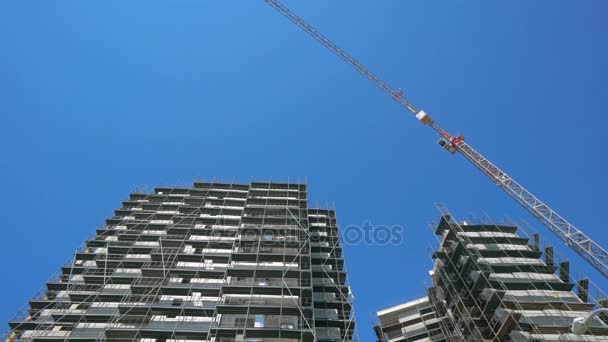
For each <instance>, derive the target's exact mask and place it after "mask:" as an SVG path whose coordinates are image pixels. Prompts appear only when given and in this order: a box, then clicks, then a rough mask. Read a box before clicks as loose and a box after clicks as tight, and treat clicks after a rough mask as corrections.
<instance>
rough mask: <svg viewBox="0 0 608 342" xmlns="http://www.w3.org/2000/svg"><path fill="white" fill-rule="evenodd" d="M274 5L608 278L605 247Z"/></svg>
mask: <svg viewBox="0 0 608 342" xmlns="http://www.w3.org/2000/svg"><path fill="white" fill-rule="evenodd" d="M265 1H266V3H268V4H269V5H270V6H272V7H273V8H274V9H276V10H277V11H278V12H279V13H281V14H282V15H283V16H285V17H286V18H288V19H289V20H291V21H292V22H293V23H294V24H296V25H297V26H299V27H300V28H302V29H303V30H304V31H305V32H306V33H308V34H309V35H311V36H312V37H313V38H314V39H316V40H317V41H318V42H319V43H321V44H322V45H323V46H325V47H326V48H327V49H329V50H330V51H331V52H333V53H334V54H335V55H336V56H338V57H340V58H341V59H342V60H344V61H345V62H346V63H348V64H350V65H351V66H352V67H353V68H355V70H357V71H358V72H359V73H360V74H362V75H363V76H365V77H366V78H367V79H368V80H370V81H371V82H372V83H373V84H375V85H376V86H377V87H378V88H380V89H381V90H382V91H384V92H385V93H386V94H387V95H389V96H390V97H391V98H392V99H393V100H395V101H397V102H398V103H400V104H401V105H403V107H405V109H407V110H408V111H410V112H411V113H412V114H414V115H415V116H416V118H417V119H418V120H419V121H420V122H421V123H422V124H424V125H426V126H429V127H431V128H432V129H433V130H435V132H437V133H438V134H439V141H438V143H439V145H441V147H443V148H444V149H445V150H446V151H448V152H450V153H452V154H453V153H456V152H458V153H460V154H461V155H463V156H464V157H465V158H466V159H467V160H468V161H470V162H471V163H472V164H473V165H475V167H476V168H478V169H479V170H480V171H481V172H483V173H484V174H485V175H486V176H488V178H490V179H491V180H492V181H493V182H494V183H496V185H498V186H499V187H500V188H501V189H503V190H504V191H505V192H506V193H507V194H508V195H509V196H511V198H513V199H515V200H516V201H517V202H518V203H519V204H521V206H522V207H524V208H525V209H526V210H528V211H529V212H530V213H531V214H532V215H534V216H535V217H536V218H537V219H538V220H539V221H540V222H541V223H543V224H544V225H545V226H546V227H547V228H549V230H550V231H552V232H553V233H555V235H557V237H559V238H560V239H561V240H562V241H564V242H565V243H566V244H567V245H568V246H570V248H572V249H573V250H574V251H575V252H576V253H577V254H578V255H580V256H581V257H582V258H583V259H585V260H586V261H587V262H588V263H589V264H590V265H591V266H593V267H594V268H595V269H596V270H598V271H599V272H600V273H601V274H602V275H604V277H606V278H608V252H606V250H605V249H604V248H602V246H600V245H598V244H597V243H595V242H594V241H593V240H591V239H590V238H589V237H588V236H587V235H585V234H584V233H583V232H582V231H580V230H579V229H577V228H576V227H575V226H574V225H572V224H571V223H570V222H568V221H567V220H566V219H564V218H563V217H562V216H561V215H559V214H558V213H557V212H556V211H555V210H553V209H551V207H549V206H548V205H547V204H545V203H543V202H542V201H541V200H540V199H539V198H538V197H536V196H534V195H533V194H532V193H531V192H530V191H528V190H527V189H526V188H524V187H523V186H522V185H520V184H519V183H517V182H516V181H515V180H514V179H513V178H511V176H509V175H508V174H507V173H506V172H504V171H502V170H501V169H499V168H498V167H497V166H496V165H494V164H493V163H492V162H491V161H490V160H488V159H486V158H485V157H484V156H483V155H481V153H479V152H477V151H476V150H475V149H474V148H473V147H471V146H470V145H469V144H467V143H466V142H465V141H464V138H463V137H461V136H454V135H452V134H450V133H449V132H448V131H446V130H445V129H443V128H442V127H441V126H440V125H439V124H438V123H437V122H436V121H435V120H433V119H431V117H430V116H429V115H428V114H427V113H426V112H424V111H423V110H418V109H417V108H416V107H415V106H414V105H413V104H412V103H410V102H409V101H408V100H407V99H406V98H405V97H404V96H403V92H402V91H401V90H400V89H398V90H395V89H394V88H393V87H391V86H390V85H389V84H388V83H386V82H385V81H383V80H382V79H380V78H378V77H377V76H376V75H374V74H373V73H372V72H371V71H369V70H368V69H367V68H366V67H365V66H363V65H362V64H361V63H359V62H357V60H355V59H354V58H353V57H352V56H350V55H349V54H348V53H346V51H344V50H342V49H340V48H339V47H338V46H337V45H336V44H334V43H333V42H332V41H331V40H329V39H327V38H326V37H325V36H324V35H322V34H321V33H320V32H319V31H317V30H316V29H315V28H314V27H312V26H310V25H309V24H308V23H306V22H305V21H304V20H302V18H300V17H299V16H297V15H296V14H295V13H293V12H292V11H291V10H289V9H288V8H287V7H285V5H283V4H282V3H281V2H279V1H278V0H265Z"/></svg>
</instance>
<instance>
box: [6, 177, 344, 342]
mask: <svg viewBox="0 0 608 342" xmlns="http://www.w3.org/2000/svg"><path fill="white" fill-rule="evenodd" d="M307 203H308V202H307V191H306V184H302V183H300V181H299V180H298V182H297V183H290V182H289V181H288V182H272V181H256V180H253V179H252V180H251V182H250V184H235V183H231V182H229V183H223V182H217V181H215V180H214V181H210V182H206V181H197V182H195V183H194V186H193V187H191V188H189V187H179V188H177V187H157V188H155V189H154V191H153V192H152V193H144V192H135V193H132V194H131V195H130V196H129V199H127V200H126V201H124V202H123V206H122V207H121V208H119V209H117V210H116V211H115V215H114V216H113V217H111V218H109V219H107V220H106V224H105V225H104V226H103V227H102V228H99V229H97V231H96V234H95V236H94V237H92V238H90V239H88V240H87V241H86V243H85V244H84V245H83V247H82V248H79V249H78V250H77V251H76V253H75V255H74V258H73V260H72V261H71V262H70V263H68V264H66V265H64V266H63V267H62V268H61V272H60V274H59V275H58V276H57V277H54V278H53V279H51V280H50V281H49V282H48V283H47V286H46V289H45V291H44V292H43V293H44V295H37V296H35V297H34V298H32V299H31V300H30V301H29V308H28V309H27V311H25V312H24V313H22V314H20V315H18V316H17V317H15V319H13V320H12V321H11V322H10V323H9V326H10V328H11V330H10V331H9V333H7V334H6V337H5V338H7V339H9V340H10V341H11V342H17V341H45V340H54V341H57V340H64V341H69V340H79V341H99V342H102V341H119V342H134V341H142V342H161V341H162V342H165V341H170V342H177V341H213V342H229V341H256V342H275V341H352V340H353V339H355V338H356V329H355V324H354V310H353V307H352V296H351V293H350V287H348V284H347V280H346V272H345V270H344V259H343V257H342V254H341V246H340V243H339V234H338V231H337V225H336V221H335V212H334V211H333V210H328V209H308V204H307ZM309 221H314V225H311V224H310V222H309ZM319 235H323V239H319V238H318V236H319ZM330 297H333V298H330Z"/></svg>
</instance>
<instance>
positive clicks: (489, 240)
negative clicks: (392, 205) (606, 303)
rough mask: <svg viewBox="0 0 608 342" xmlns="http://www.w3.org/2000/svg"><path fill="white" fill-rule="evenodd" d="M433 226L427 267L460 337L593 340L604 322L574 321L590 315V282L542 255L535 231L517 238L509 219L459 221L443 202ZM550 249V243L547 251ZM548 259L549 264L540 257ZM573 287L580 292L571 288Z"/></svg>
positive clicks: (603, 334)
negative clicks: (580, 324) (434, 241)
mask: <svg viewBox="0 0 608 342" xmlns="http://www.w3.org/2000/svg"><path fill="white" fill-rule="evenodd" d="M439 211H440V213H441V218H440V221H439V223H438V224H437V225H436V226H435V227H436V230H435V233H436V235H437V236H438V242H439V249H438V250H437V251H436V252H435V253H434V255H433V258H434V259H435V266H434V268H433V270H432V272H431V273H432V278H433V287H432V288H431V289H429V290H430V291H433V292H434V293H436V294H437V296H436V298H435V299H436V301H437V302H438V303H439V305H441V306H445V308H446V316H447V317H449V318H450V319H451V321H452V322H451V325H452V326H453V327H454V329H452V330H450V332H453V331H455V330H457V331H461V332H462V333H463V335H464V337H465V339H466V340H475V341H479V340H487V341H493V340H505V339H510V340H516V341H517V340H519V341H528V340H535V341H553V340H569V341H599V340H605V339H607V338H608V326H606V325H605V324H604V323H603V322H602V321H601V320H599V319H598V320H596V321H595V322H593V324H592V326H591V328H590V329H589V330H588V331H587V332H586V333H585V334H584V335H573V334H572V333H571V331H570V326H571V323H572V320H573V319H574V318H576V317H581V316H584V315H585V314H587V313H589V312H590V311H591V310H593V309H594V307H596V306H597V304H594V303H588V300H589V295H588V292H589V291H588V290H587V289H588V283H589V282H588V281H587V280H585V281H583V282H582V283H581V282H578V284H573V283H571V282H570V278H569V276H568V274H567V273H568V272H567V269H566V268H565V267H563V266H564V265H565V264H564V263H562V267H560V269H561V271H560V275H559V276H558V275H555V274H554V273H555V272H556V270H557V269H558V267H556V266H555V265H554V264H553V258H554V255H553V254H552V253H550V255H549V259H548V260H545V261H542V260H541V259H540V257H541V255H542V252H541V248H540V243H539V241H540V236H539V235H538V234H533V235H532V236H530V237H522V236H521V235H519V234H517V232H516V231H517V227H516V226H515V225H499V224H497V223H495V222H493V221H492V220H490V219H486V220H484V222H483V223H482V224H471V223H470V222H462V223H460V222H458V221H456V220H454V219H453V217H454V216H453V215H452V214H451V213H450V212H449V211H448V210H447V209H446V208H445V207H443V206H439ZM549 250H550V251H551V249H549ZM546 261H550V262H546ZM575 286H579V287H580V288H582V289H583V290H582V291H581V290H580V289H579V291H578V294H575V293H574V292H573V289H574V288H575Z"/></svg>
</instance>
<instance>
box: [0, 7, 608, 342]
mask: <svg viewBox="0 0 608 342" xmlns="http://www.w3.org/2000/svg"><path fill="white" fill-rule="evenodd" d="M286 4H287V5H288V6H290V7H291V8H292V9H293V10H294V11H296V12H297V13H299V14H300V15H301V16H303V17H304V18H305V19H307V20H308V21H309V22H310V23H312V24H313V25H315V26H316V27H317V28H318V29H319V30H321V31H322V32H324V33H325V34H326V35H327V36H328V37H330V38H331V39H332V40H334V41H335V42H336V43H337V44H338V45H340V46H341V47H343V48H344V49H346V50H348V51H350V52H351V53H352V54H353V55H354V56H355V57H356V58H357V59H359V60H360V61H361V62H363V63H364V64H366V65H367V66H368V67H369V68H370V69H371V70H373V71H374V72H376V73H377V74H378V75H379V76H381V77H382V78H384V79H385V80H387V81H388V82H389V83H391V84H393V85H394V86H395V87H402V88H403V89H404V90H405V93H406V95H407V97H408V98H409V99H410V100H412V102H414V104H416V105H417V106H419V107H420V108H422V109H424V110H426V111H427V112H428V113H430V114H431V115H432V116H433V117H434V118H435V119H436V120H438V121H439V122H440V123H441V124H442V125H443V126H444V127H446V128H448V129H449V130H451V131H453V132H454V133H461V134H463V135H464V136H465V137H466V138H467V141H468V142H469V143H470V144H472V145H473V146H475V147H476V148H478V149H479V150H480V151H481V152H482V153H484V154H485V155H486V156H488V157H489V158H491V159H492V160H493V161H494V162H495V163H497V164H498V165H499V166H501V167H503V168H504V169H505V170H506V171H507V172H509V173H510V174H511V175H512V176H514V177H515V178H516V179H517V180H518V181H520V182H521V183H522V184H524V185H525V186H527V187H528V188H529V189H530V190H532V191H533V192H534V193H536V194H537V195H539V196H540V197H541V198H542V199H543V200H545V201H547V202H548V203H549V204H550V205H552V206H553V207H555V208H556V209H557V210H558V211H559V212H561V213H562V214H563V215H564V216H565V217H566V218H568V219H570V220H571V221H572V222H573V223H575V224H576V225H577V226H579V227H580V228H581V229H582V230H584V231H585V232H586V233H588V234H589V235H590V236H591V237H593V238H594V239H595V240H596V241H597V242H599V243H601V244H603V245H604V246H606V245H608V243H607V242H608V233H607V231H606V229H605V219H604V217H603V215H602V214H603V213H604V212H605V210H606V209H605V206H606V200H605V194H606V191H607V190H608V181H607V180H606V177H605V168H606V152H605V150H606V146H605V145H604V141H605V137H606V133H605V130H606V126H607V124H608V120H607V119H606V115H605V113H606V110H605V105H604V104H605V100H606V99H607V98H608V84H607V83H606V80H607V79H608V65H607V63H606V61H607V60H608V43H607V40H606V37H605V34H606V32H608V22H607V21H606V20H605V13H608V3H606V2H605V1H602V0H588V1H584V2H580V1H579V2H575V1H555V0H552V1H548V0H547V1H523V0H514V1H508V2H505V1H500V2H499V1H496V2H493V1H482V0H479V1H429V0H420V1H414V0H411V1H397V0H392V1H366V2H363V1H358V2H354V1H346V0H335V1H322V0H314V1H306V2H303V1H295V0H291V1H288V2H286ZM0 46H1V47H2V48H1V50H0V115H1V120H2V121H1V122H2V125H1V126H2V131H3V132H2V134H1V135H0V147H1V149H2V158H1V159H0V163H1V164H0V166H1V167H0V179H1V180H2V191H0V214H1V215H2V221H3V224H2V226H3V227H2V230H3V238H2V240H1V241H0V247H1V248H0V267H1V270H0V271H1V272H2V274H3V275H4V281H3V282H2V285H0V302H1V303H2V305H0V322H6V321H7V320H8V319H9V318H10V317H12V315H13V314H15V313H16V311H17V309H18V308H19V307H21V306H22V305H23V304H25V303H26V301H27V298H29V296H31V295H32V294H33V293H34V292H35V291H36V290H37V289H40V288H41V287H42V285H43V283H44V281H45V280H46V278H47V277H48V276H50V275H51V274H53V273H54V272H55V271H56V270H57V269H58V267H59V265H60V264H61V263H63V262H64V261H66V260H67V259H68V258H69V257H70V256H71V255H72V253H73V251H74V250H75V249H76V248H77V246H78V245H79V244H80V243H81V242H82V241H83V240H84V239H85V238H86V237H87V236H89V235H90V234H91V233H93V231H94V229H95V228H96V227H98V226H100V225H102V224H103V220H104V218H106V217H108V216H110V215H111V214H112V210H113V209H114V208H116V207H117V206H118V205H119V203H120V201H121V200H123V199H125V198H126V197H127V196H128V193H129V192H130V191H132V190H134V189H135V188H136V187H141V186H145V187H148V188H152V187H153V186H155V185H184V184H190V183H191V182H192V180H193V179H195V178H203V179H213V178H216V179H221V180H225V181H231V180H243V181H248V180H249V179H250V177H251V176H256V177H260V178H272V179H281V180H287V179H288V178H290V179H292V180H294V179H296V178H297V177H298V176H299V177H304V176H305V177H306V179H307V182H308V185H309V197H310V199H311V201H313V202H314V201H317V200H318V201H320V202H321V203H325V202H326V201H328V202H329V203H334V204H335V206H336V208H337V210H338V216H339V221H340V223H341V225H342V226H348V225H360V224H362V223H363V222H368V221H369V222H371V224H374V225H402V226H404V227H405V240H404V241H403V243H402V244H400V245H398V246H390V247H387V246H369V245H356V246H347V248H346V257H347V265H348V268H349V274H350V279H351V283H352V288H353V291H354V293H355V296H356V310H357V316H358V317H357V318H358V324H359V331H360V335H361V339H362V340H363V341H369V340H371V338H372V334H373V333H372V330H371V326H370V316H371V315H372V313H373V312H374V311H375V310H378V309H381V308H383V307H386V306H389V305H393V304H397V303H399V302H400V301H402V300H405V299H411V298H414V297H416V296H418V295H421V294H423V291H424V286H425V281H426V280H427V279H428V277H427V271H428V269H429V268H430V267H431V261H430V258H429V251H430V249H429V248H430V247H431V246H432V244H433V242H434V241H435V238H434V236H433V234H432V232H431V230H430V228H429V223H430V222H433V221H434V220H435V219H436V218H437V217H438V212H437V210H436V208H435V206H434V204H435V203H436V202H442V203H445V204H447V205H448V206H449V208H450V209H451V210H452V211H453V212H455V213H456V214H457V215H458V216H459V217H460V218H468V217H484V216H489V217H492V218H494V219H496V220H501V219H504V218H509V219H512V220H515V221H520V222H528V223H529V225H530V226H531V228H532V229H538V230H539V231H540V232H541V233H543V237H547V238H548V241H549V242H551V241H554V239H553V238H552V237H551V236H549V234H548V233H547V232H546V230H545V229H544V228H543V227H541V226H539V225H538V224H536V222H535V221H534V219H533V218H531V217H530V216H529V215H528V214H526V213H525V212H524V210H523V209H521V208H520V207H518V206H517V205H516V204H515V203H514V202H513V201H512V200H510V199H509V198H507V197H506V195H505V194H503V193H502V192H501V191H500V189H498V188H497V187H496V186H495V185H493V184H492V183H491V182H490V181H489V180H487V179H485V178H484V176H483V175H482V174H481V173H479V172H478V171H476V170H475V169H474V168H473V166H471V165H469V164H468V163H467V162H466V161H465V160H464V159H463V158H462V157H459V156H451V155H449V154H447V153H445V152H443V151H442V150H441V149H440V148H439V146H438V145H436V144H435V141H436V137H435V136H434V134H433V132H432V131H430V130H428V129H425V128H424V127H422V126H421V125H420V124H418V123H417V122H416V120H414V119H413V118H411V117H410V116H409V115H408V114H407V113H406V112H404V111H403V110H402V109H401V108H399V106H398V105H396V104H395V103H393V102H392V101H391V100H390V99H389V98H387V97H386V96H385V95H384V94H383V93H381V92H380V91H378V90H377V89H375V88H374V87H373V86H372V85H371V84H370V83H368V82H367V81H366V80H365V79H363V78H362V77H361V76H360V75H358V74H357V73H356V72H354V71H353V70H351V69H350V67H349V66H347V65H345V64H344V63H343V62H342V61H340V60H338V59H337V58H336V57H335V56H333V55H331V54H330V53H329V52H327V51H326V50H325V49H323V48H321V47H320V46H319V45H318V44H317V43H316V42H314V41H313V40H311V39H310V38H309V37H308V36H306V35H305V34H304V33H302V32H301V31H300V30H299V29H297V28H296V27H295V26H293V25H292V24H291V23H289V22H288V21H287V20H286V19H284V18H282V17H280V16H279V15H278V14H277V13H275V12H274V11H273V10H272V9H271V8H270V7H268V6H267V5H265V4H264V2H263V1H261V0H259V1H208V0H197V1H194V0H180V1H166V0H165V1H160V0H146V1H143V0H134V1H118V0H111V1H59V0H58V1H3V2H0ZM565 256H566V257H569V256H570V253H568V252H567V251H566V253H565ZM572 260H573V262H575V263H576V264H578V265H581V267H579V268H578V270H579V271H576V272H580V273H577V274H583V273H589V274H591V275H592V276H594V277H595V278H596V279H598V277H597V274H595V273H594V271H592V270H589V269H588V267H586V266H584V265H583V263H582V262H581V261H580V260H578V259H576V258H575V257H573V259H572ZM600 284H603V285H605V283H602V282H600ZM2 324H4V323H2ZM5 327H6V326H5Z"/></svg>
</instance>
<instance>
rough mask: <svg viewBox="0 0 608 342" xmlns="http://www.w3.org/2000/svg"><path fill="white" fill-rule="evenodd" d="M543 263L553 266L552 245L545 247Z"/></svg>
mask: <svg viewBox="0 0 608 342" xmlns="http://www.w3.org/2000/svg"><path fill="white" fill-rule="evenodd" d="M545 264H547V266H553V247H551V246H549V247H547V248H545Z"/></svg>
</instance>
